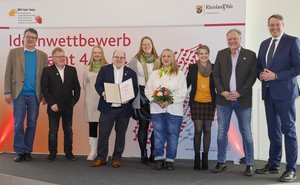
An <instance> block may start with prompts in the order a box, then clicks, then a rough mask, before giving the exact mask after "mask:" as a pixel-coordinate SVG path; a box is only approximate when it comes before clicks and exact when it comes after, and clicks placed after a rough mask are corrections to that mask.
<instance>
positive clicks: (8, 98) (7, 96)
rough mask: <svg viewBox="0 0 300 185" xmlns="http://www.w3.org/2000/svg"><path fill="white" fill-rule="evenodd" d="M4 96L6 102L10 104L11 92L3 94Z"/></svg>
mask: <svg viewBox="0 0 300 185" xmlns="http://www.w3.org/2000/svg"><path fill="white" fill-rule="evenodd" d="M4 98H5V102H6V103H8V104H11V102H12V97H11V94H5V95H4Z"/></svg>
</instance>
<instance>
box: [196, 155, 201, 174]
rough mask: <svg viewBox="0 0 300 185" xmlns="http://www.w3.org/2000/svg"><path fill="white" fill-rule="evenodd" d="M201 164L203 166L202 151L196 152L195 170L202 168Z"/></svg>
mask: <svg viewBox="0 0 300 185" xmlns="http://www.w3.org/2000/svg"><path fill="white" fill-rule="evenodd" d="M200 166H201V160H200V153H195V158H194V170H200Z"/></svg>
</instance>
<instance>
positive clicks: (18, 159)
mask: <svg viewBox="0 0 300 185" xmlns="http://www.w3.org/2000/svg"><path fill="white" fill-rule="evenodd" d="M23 160H24V154H18V155H17V156H15V157H14V161H15V162H22V161H23Z"/></svg>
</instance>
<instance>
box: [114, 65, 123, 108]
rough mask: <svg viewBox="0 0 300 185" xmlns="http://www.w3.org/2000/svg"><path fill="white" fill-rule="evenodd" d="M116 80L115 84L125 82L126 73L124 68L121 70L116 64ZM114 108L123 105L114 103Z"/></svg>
mask: <svg viewBox="0 0 300 185" xmlns="http://www.w3.org/2000/svg"><path fill="white" fill-rule="evenodd" d="M113 67H114V79H115V84H120V83H121V82H122V80H123V73H124V66H122V67H121V68H120V69H118V68H117V67H116V66H115V65H114V64H113ZM111 106H112V107H120V106H121V104H119V103H113V104H111Z"/></svg>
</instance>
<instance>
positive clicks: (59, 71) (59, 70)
mask: <svg viewBox="0 0 300 185" xmlns="http://www.w3.org/2000/svg"><path fill="white" fill-rule="evenodd" d="M55 67H56V68H57V70H58V73H59V75H60V78H61V81H62V83H64V77H65V67H66V66H64V67H63V68H62V69H61V68H59V67H57V66H56V65H55ZM56 75H58V74H56Z"/></svg>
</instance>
